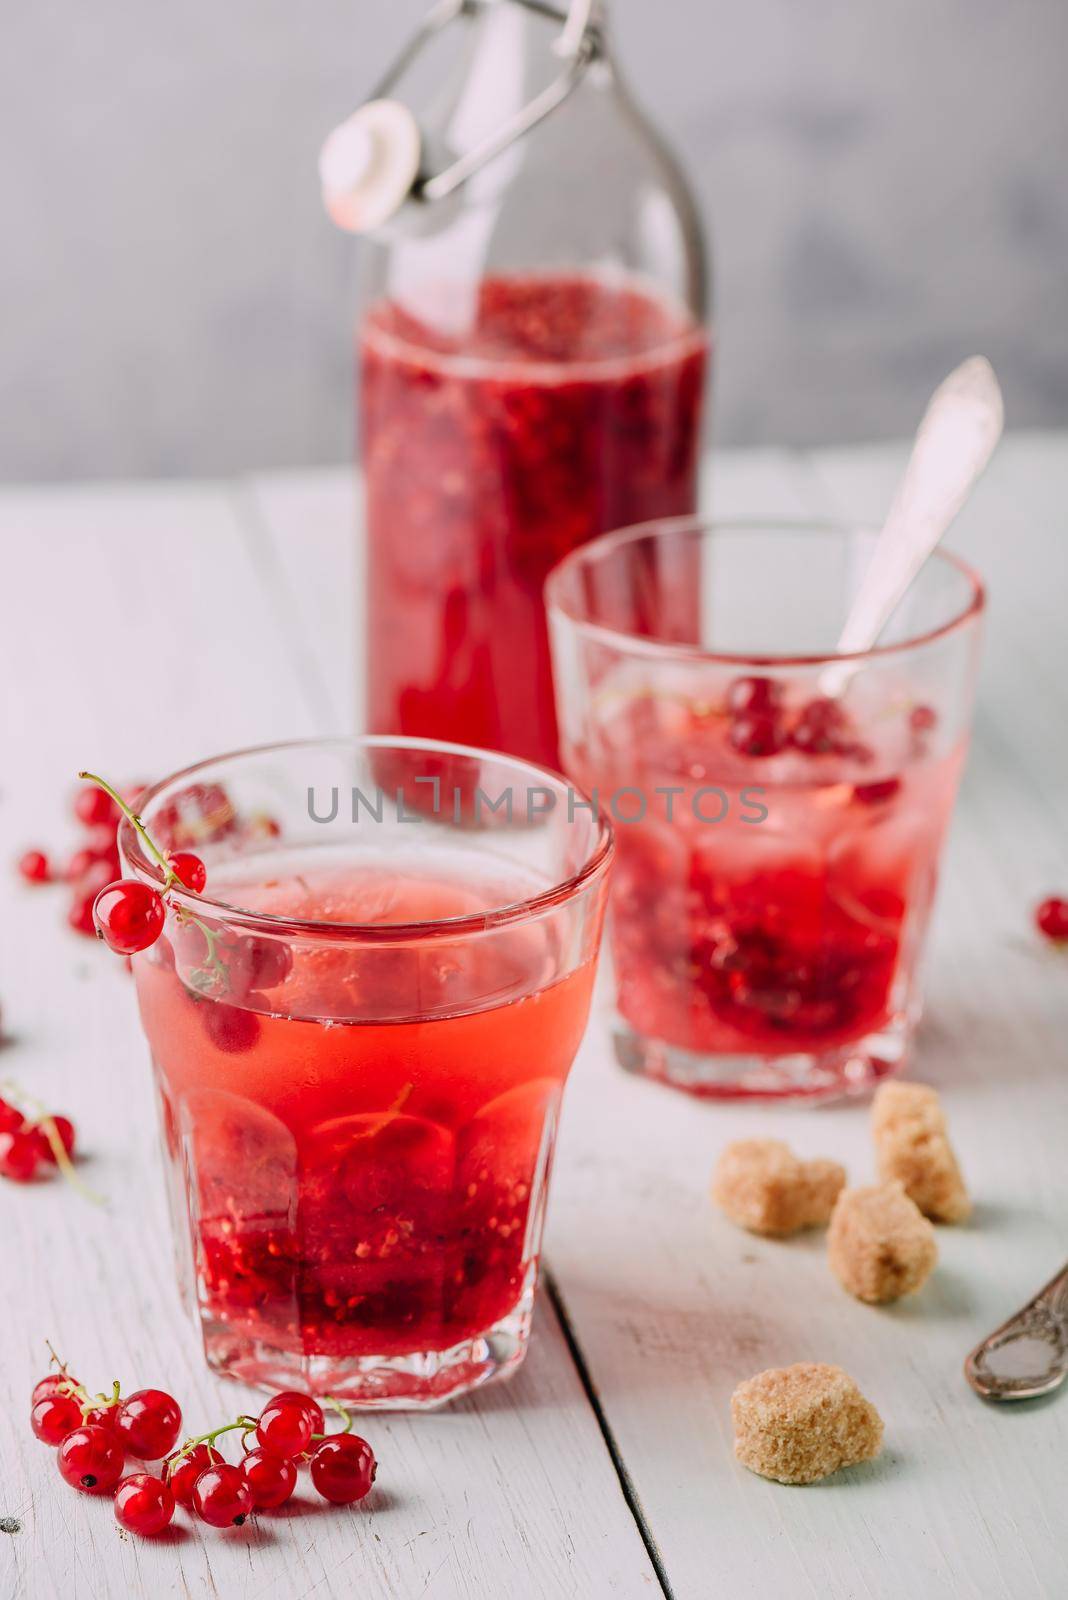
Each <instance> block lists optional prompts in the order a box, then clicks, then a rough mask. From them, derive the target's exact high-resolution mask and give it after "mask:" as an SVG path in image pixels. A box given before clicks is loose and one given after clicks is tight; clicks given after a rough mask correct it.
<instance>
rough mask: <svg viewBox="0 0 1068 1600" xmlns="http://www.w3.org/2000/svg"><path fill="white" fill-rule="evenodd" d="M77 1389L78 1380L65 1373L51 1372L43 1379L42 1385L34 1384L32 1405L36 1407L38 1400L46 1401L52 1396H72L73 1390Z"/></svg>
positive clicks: (31, 1398) (31, 1397)
mask: <svg viewBox="0 0 1068 1600" xmlns="http://www.w3.org/2000/svg"><path fill="white" fill-rule="evenodd" d="M77 1387H78V1380H77V1378H71V1377H68V1376H67V1374H66V1373H63V1372H50V1373H49V1374H48V1376H47V1378H42V1379H41V1381H40V1383H35V1384H34V1386H33V1393H32V1395H31V1396H30V1404H31V1406H35V1405H36V1404H37V1402H38V1400H46V1399H48V1397H49V1396H50V1395H54V1394H70V1392H71V1389H72V1388H74V1389H76V1388H77Z"/></svg>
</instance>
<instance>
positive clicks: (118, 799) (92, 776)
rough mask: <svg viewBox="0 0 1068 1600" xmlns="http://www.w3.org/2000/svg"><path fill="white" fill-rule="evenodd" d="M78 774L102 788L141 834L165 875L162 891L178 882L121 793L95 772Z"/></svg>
mask: <svg viewBox="0 0 1068 1600" xmlns="http://www.w3.org/2000/svg"><path fill="white" fill-rule="evenodd" d="M78 776H79V778H81V779H83V780H84V782H86V783H95V784H96V786H97V788H98V789H103V791H104V793H105V794H106V795H109V796H110V798H111V799H112V800H114V802H115V804H116V805H117V806H118V808H119V810H120V811H121V812H122V814H123V816H124V817H125V818H126V820H127V822H128V823H129V824H130V826H131V828H134V829H135V830H136V831H137V832H138V833H139V834H140V835H141V838H142V839H143V840H144V842H145V844H146V845H147V846H148V848H149V850H151V852H152V854H153V855H154V856H155V858H156V860H157V862H158V863H159V865H160V866H161V867H162V868H163V870H164V872H165V873H166V875H167V881H166V883H165V884H164V886H163V888H164V892H166V891H167V890H168V889H170V888H172V887H173V886H174V884H176V883H180V882H181V880H180V879H179V877H178V874H177V873H176V872H175V871H174V870H173V868H172V867H171V865H170V862H169V861H168V860H167V857H166V856H165V855H164V854H163V852H162V851H161V850H160V849H159V848H158V846H157V845H156V842H155V840H154V839H153V838H152V835H151V834H150V833H149V831H148V829H147V828H146V827H145V825H144V823H143V822H142V821H141V818H140V817H139V816H138V815H137V813H136V811H134V809H133V807H132V806H129V805H127V803H126V801H125V800H124V799H123V798H122V795H121V794H119V793H118V792H117V791H116V790H115V789H113V788H112V787H111V784H110V783H107V782H106V781H105V780H104V779H103V778H101V777H98V775H97V774H96V773H95V772H79V774H78Z"/></svg>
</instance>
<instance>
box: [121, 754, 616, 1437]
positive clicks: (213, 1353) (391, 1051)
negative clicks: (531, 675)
mask: <svg viewBox="0 0 1068 1600" xmlns="http://www.w3.org/2000/svg"><path fill="white" fill-rule="evenodd" d="M142 816H143V819H144V823H145V825H146V827H147V828H148V830H149V832H150V834H151V835H152V837H153V838H154V840H155V841H156V843H157V844H158V845H159V846H160V848H161V849H162V850H164V851H165V852H167V851H171V850H175V849H192V850H195V851H196V852H197V853H198V854H199V855H200V856H201V857H202V858H203V859H204V861H205V863H206V866H207V871H208V882H207V888H206V890H205V892H204V893H203V894H202V895H194V894H192V893H188V892H185V891H183V890H182V889H181V888H175V889H172V890H171V891H170V892H169V894H168V902H169V903H168V908H167V919H166V929H165V932H164V934H163V936H162V937H161V938H160V940H159V941H158V943H157V944H155V945H153V946H152V947H151V948H150V949H149V950H147V951H145V952H144V953H143V954H141V955H139V956H136V957H135V958H134V961H133V969H134V977H135V980H136V985H137V997H138V1002H139V1006H140V1011H141V1018H142V1022H143V1025H144V1029H145V1033H146V1035H147V1037H148V1043H149V1047H150V1050H151V1054H152V1062H153V1067H154V1072H155V1081H156V1087H157V1090H158V1099H159V1110H160V1120H161V1127H162V1136H163V1156H164V1165H165V1169H166V1175H167V1187H168V1194H169V1201H170V1207H171V1214H172V1221H173V1226H174V1235H175V1243H176V1247H177V1256H178V1270H179V1279H180V1285H181V1290H182V1294H183V1297H184V1299H185V1300H186V1302H187V1303H188V1305H189V1306H190V1308H191V1309H192V1310H193V1311H194V1312H195V1313H196V1315H197V1316H198V1318H199V1321H200V1325H201V1332H202V1336H203V1341H204V1350H205V1354H206V1356H207V1360H208V1362H209V1364H210V1365H211V1366H212V1367H214V1368H215V1369H216V1370H217V1371H219V1372H222V1373H226V1374H229V1375H231V1376H234V1377H238V1378H241V1379H243V1380H244V1381H246V1382H249V1383H253V1384H257V1385H260V1386H265V1387H270V1388H279V1387H282V1388H284V1387H292V1386H297V1387H300V1388H303V1389H307V1390H311V1391H312V1392H314V1393H318V1394H324V1393H328V1394H331V1395H337V1396H339V1397H341V1398H343V1399H345V1400H347V1401H349V1402H351V1403H353V1404H355V1405H358V1406H377V1405H404V1406H426V1405H432V1404H435V1403H438V1402H440V1401H442V1400H445V1399H448V1398H449V1397H451V1396H453V1395H456V1394H458V1393H461V1392H463V1391H465V1390H467V1389H471V1388H473V1387H475V1386H476V1385H479V1384H482V1383H485V1382H486V1381H487V1380H489V1379H491V1378H494V1377H499V1376H503V1375H505V1374H507V1373H509V1372H511V1371H512V1370H513V1369H514V1368H515V1367H516V1366H517V1365H518V1364H519V1362H520V1361H521V1360H522V1358H523V1355H524V1352H525V1348H526V1343H527V1337H528V1334H529V1329H530V1318H531V1310H532V1305H533V1299H534V1291H535V1284H536V1279H537V1267H538V1252H539V1249H540V1242H541V1232H542V1220H543V1215H544V1209H545V1201H546V1189H547V1184H548V1179H549V1169H550V1166H551V1162H552V1154H553V1145H554V1141H555V1135H556V1126H557V1119H558V1116H559V1111H560V1100H561V1095H562V1093H563V1088H564V1082H565V1080H566V1078H567V1074H568V1071H569V1069H570V1066H571V1062H572V1060H573V1058H574V1055H575V1052H576V1050H577V1048H578V1045H579V1041H580V1039H581V1037H582V1033H583V1030H584V1028H585V1024H586V1018H587V1013H588V1009H589V1002H590V991H591V986H592V982H593V972H594V965H595V961H596V957H597V950H598V944H599V940H600V932H601V923H602V917H603V909H604V899H605V880H606V872H607V868H608V863H609V858H610V856H611V852H612V840H611V830H610V827H609V826H608V824H607V823H605V822H604V821H603V820H601V819H599V818H598V817H597V816H596V815H595V814H594V812H593V810H592V808H590V807H589V806H586V807H585V808H583V807H582V805H581V804H579V803H576V801H575V797H574V794H573V792H572V791H569V790H568V789H567V787H566V785H565V784H564V781H563V780H562V779H561V778H559V777H557V776H556V775H554V774H552V773H549V772H546V771H543V770H542V769H540V768H536V767H532V766H529V765H527V764H526V763H524V762H521V761H515V760H511V759H509V758H505V757H500V756H496V755H490V754H486V753H483V752H480V751H477V750H471V749H465V748H462V747H459V746H450V745H443V744H436V743H433V742H431V741H427V740H404V741H392V740H388V739H377V738H364V739H358V740H346V741H322V742H309V743H306V744H288V745H277V746H274V747H270V748H263V749H258V750H248V751H243V752H240V753H237V754H233V755H226V756H221V757H219V758H217V759H215V760H212V761H206V762H203V763H202V764H200V765H198V766H195V767H191V768H188V769H186V770H185V771H184V772H180V773H178V774H176V775H175V776H174V777H171V778H167V779H166V780H164V781H163V782H162V783H160V784H157V785H156V786H155V787H154V788H152V789H151V790H150V791H149V792H148V793H147V795H146V796H145V797H144V799H143V802H142ZM120 844H121V849H122V854H123V865H124V870H125V872H126V873H128V874H130V875H132V876H135V877H137V878H140V879H141V880H142V881H145V882H149V883H155V884H156V885H157V886H158V885H159V883H160V873H159V870H158V868H157V867H156V866H154V865H153V862H152V860H151V859H150V858H149V856H148V854H147V853H146V851H145V850H144V848H143V846H142V844H141V841H140V840H139V838H138V837H137V835H136V834H135V833H134V831H133V829H132V828H131V827H129V825H126V826H124V827H123V829H122V831H121V835H120Z"/></svg>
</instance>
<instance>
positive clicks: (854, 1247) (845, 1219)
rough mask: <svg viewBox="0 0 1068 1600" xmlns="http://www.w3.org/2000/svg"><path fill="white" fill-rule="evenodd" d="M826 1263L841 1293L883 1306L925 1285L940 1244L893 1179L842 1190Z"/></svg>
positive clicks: (828, 1238)
mask: <svg viewBox="0 0 1068 1600" xmlns="http://www.w3.org/2000/svg"><path fill="white" fill-rule="evenodd" d="M827 1259H828V1261H829V1262H830V1264H831V1270H832V1271H833V1273H834V1275H835V1277H836V1278H837V1279H838V1281H839V1283H840V1284H841V1285H842V1287H843V1288H844V1289H848V1290H849V1293H850V1294H852V1295H855V1296H856V1298H857V1299H858V1300H866V1301H867V1302H868V1304H869V1305H881V1304H883V1303H885V1302H886V1301H888V1300H899V1299H900V1298H901V1296H902V1295H905V1294H914V1293H915V1291H916V1290H917V1289H919V1288H921V1287H922V1285H923V1284H925V1283H926V1282H927V1279H928V1278H929V1277H930V1275H931V1273H932V1271H933V1270H934V1265H935V1262H936V1261H937V1260H938V1245H937V1244H936V1243H935V1234H934V1229H933V1228H932V1227H931V1224H930V1223H929V1222H928V1221H927V1218H926V1217H925V1216H924V1215H923V1213H922V1212H921V1211H920V1208H919V1206H917V1205H916V1204H915V1202H914V1201H912V1200H910V1199H909V1197H908V1195H907V1194H906V1193H905V1190H904V1188H903V1187H902V1185H901V1184H900V1183H898V1182H897V1181H894V1182H891V1183H879V1184H873V1185H872V1187H871V1188H868V1189H843V1190H842V1192H841V1194H840V1195H839V1196H838V1199H837V1200H836V1201H835V1206H834V1214H833V1215H832V1217H831V1226H830V1229H829V1231H828V1234H827Z"/></svg>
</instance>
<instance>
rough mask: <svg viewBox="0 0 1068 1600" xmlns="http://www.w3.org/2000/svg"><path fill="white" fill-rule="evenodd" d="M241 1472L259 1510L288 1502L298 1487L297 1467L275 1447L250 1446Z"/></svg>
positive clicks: (270, 1509) (266, 1509)
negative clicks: (265, 1448) (272, 1448)
mask: <svg viewBox="0 0 1068 1600" xmlns="http://www.w3.org/2000/svg"><path fill="white" fill-rule="evenodd" d="M241 1475H242V1477H243V1478H244V1480H245V1482H246V1483H247V1484H248V1486H249V1488H250V1489H251V1490H252V1503H253V1505H254V1506H255V1507H256V1510H257V1511H274V1510H276V1509H277V1508H278V1507H279V1506H284V1505H285V1503H286V1501H287V1500H288V1499H289V1497H290V1495H291V1494H292V1493H293V1490H294V1489H295V1488H296V1487H297V1469H296V1467H295V1466H294V1465H293V1463H292V1461H288V1460H287V1459H286V1457H285V1456H280V1455H276V1454H275V1452H274V1451H273V1450H250V1451H249V1453H248V1455H247V1456H246V1457H245V1459H244V1461H242V1463H241Z"/></svg>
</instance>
